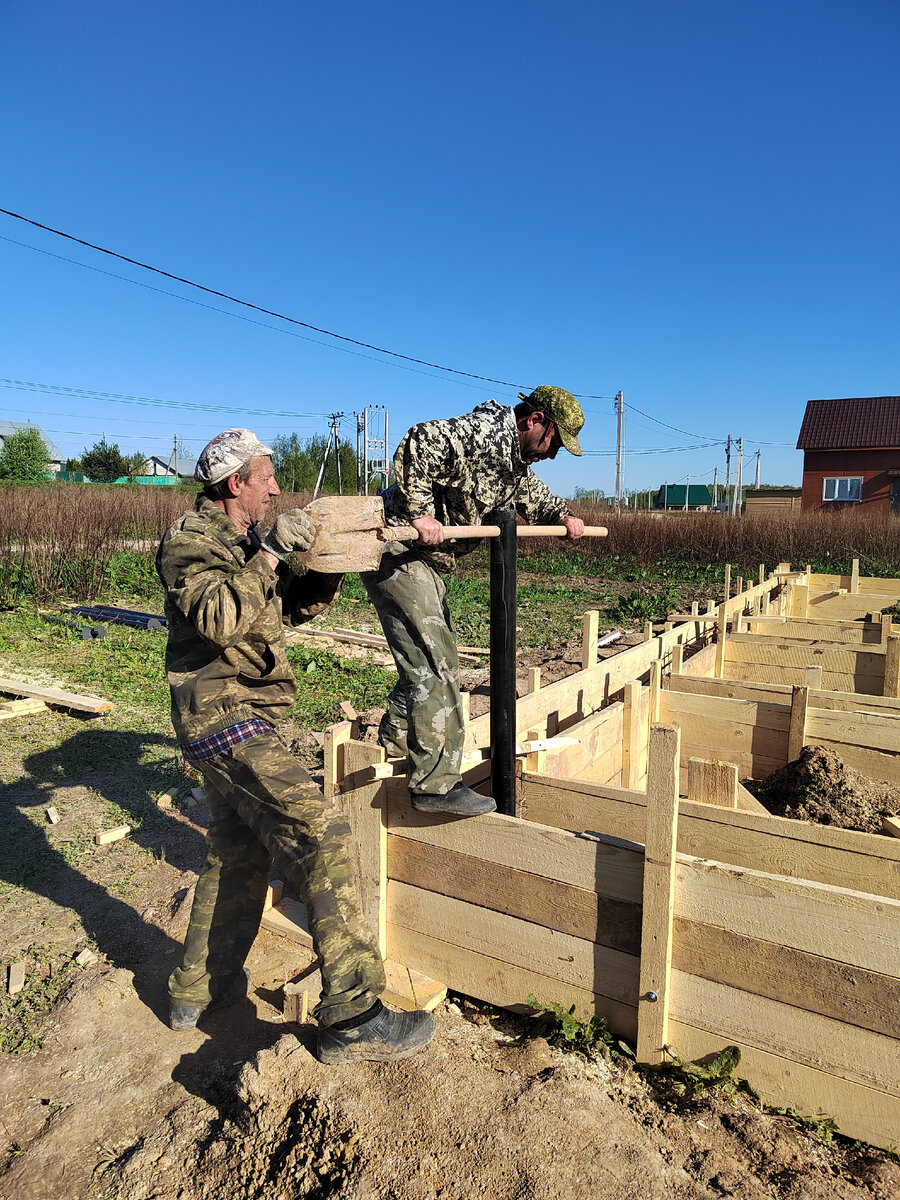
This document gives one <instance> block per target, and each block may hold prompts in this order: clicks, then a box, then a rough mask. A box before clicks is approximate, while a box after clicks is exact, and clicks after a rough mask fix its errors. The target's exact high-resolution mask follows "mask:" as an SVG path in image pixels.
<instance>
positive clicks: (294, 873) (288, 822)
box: [169, 732, 384, 1025]
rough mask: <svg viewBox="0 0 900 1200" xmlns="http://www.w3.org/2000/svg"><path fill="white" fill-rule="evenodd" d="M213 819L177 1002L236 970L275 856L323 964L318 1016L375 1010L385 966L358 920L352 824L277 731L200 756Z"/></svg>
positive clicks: (223, 983) (203, 998)
mask: <svg viewBox="0 0 900 1200" xmlns="http://www.w3.org/2000/svg"><path fill="white" fill-rule="evenodd" d="M197 767H198V769H199V770H200V771H201V773H202V775H203V781H204V789H205V791H206V799H207V805H208V807H209V812H210V825H209V830H208V832H207V843H208V855H207V860H206V866H205V868H204V870H203V872H202V874H201V875H200V878H199V879H198V880H197V890H196V893H195V895H194V904H193V908H192V909H191V919H190V924H189V926H188V931H187V935H186V937H185V943H184V959H183V962H182V965H181V966H180V967H178V968H177V969H176V970H175V971H174V972H173V973H172V975H171V976H170V978H169V995H170V996H171V998H172V1000H173V1001H175V1002H176V1003H180V1004H190V1005H206V1004H208V1003H209V1002H210V1001H211V1000H214V999H216V998H217V995H218V994H219V993H220V992H221V991H222V990H223V989H224V988H225V987H227V985H228V984H229V983H230V982H231V981H232V980H233V979H234V978H235V977H236V976H237V975H238V974H239V973H240V971H241V969H242V968H243V965H244V960H245V959H246V957H247V954H248V952H249V950H250V947H251V945H252V944H253V940H254V938H255V937H256V934H257V932H258V931H259V922H260V918H261V916H262V912H263V905H264V903H265V898H266V889H267V886H268V879H269V867H270V865H271V862H272V859H273V858H274V859H276V860H277V863H278V870H279V873H281V874H282V876H283V878H284V880H285V882H286V883H288V884H289V885H290V886H291V888H292V889H293V890H294V891H296V893H297V895H298V896H299V897H300V899H301V900H302V901H303V903H304V904H305V905H306V910H307V915H308V919H309V932H310V934H311V936H312V939H313V946H314V948H315V951H316V953H317V955H318V956H319V959H320V962H321V972H322V995H321V999H320V1001H319V1004H318V1005H317V1006H316V1009H315V1010H314V1016H315V1017H316V1018H317V1020H318V1021H319V1023H320V1024H322V1025H333V1024H334V1023H335V1022H336V1021H344V1020H347V1019H348V1018H350V1017H355V1016H358V1015H359V1014H360V1013H363V1012H365V1011H366V1010H367V1009H369V1008H371V1007H372V1005H373V1004H374V1003H375V1001H376V999H377V998H378V996H379V995H380V994H381V992H382V991H383V990H384V964H383V963H382V961H381V957H380V955H379V954H378V952H377V950H376V948H375V945H374V942H373V939H372V934H371V932H370V931H369V929H368V928H367V926H366V925H365V923H364V922H363V919H362V916H361V914H360V911H359V906H358V902H357V896H356V885H355V881H354V878H353V871H352V868H351V866H350V860H349V858H348V851H347V839H348V838H349V836H350V827H349V825H347V823H346V822H345V821H344V820H343V818H342V817H341V816H340V815H339V814H338V813H337V812H336V811H334V810H330V809H328V808H327V807H326V802H325V798H324V796H323V795H322V793H321V792H320V791H319V789H318V788H317V787H316V785H315V784H314V783H313V781H312V780H311V779H310V777H309V776H308V775H307V773H306V772H305V771H304V770H303V768H302V767H301V766H300V764H299V763H298V762H297V761H296V759H295V758H294V757H293V755H292V754H290V752H289V751H288V750H287V749H285V747H284V746H283V745H282V743H281V742H280V741H279V739H278V737H277V736H276V735H275V733H274V732H272V733H266V734H261V735H260V736H258V737H253V738H250V739H248V740H247V741H245V742H241V743H240V744H239V745H237V746H233V747H231V748H230V749H227V750H225V751H223V752H222V753H221V754H218V755H216V756H215V758H212V759H209V760H207V761H206V762H202V763H198V764H197Z"/></svg>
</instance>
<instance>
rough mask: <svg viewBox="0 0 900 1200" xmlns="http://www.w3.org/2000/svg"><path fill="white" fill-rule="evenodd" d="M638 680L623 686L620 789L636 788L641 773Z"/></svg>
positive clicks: (639, 689) (639, 693) (639, 687)
mask: <svg viewBox="0 0 900 1200" xmlns="http://www.w3.org/2000/svg"><path fill="white" fill-rule="evenodd" d="M642 690H643V689H642V687H641V683H640V680H638V679H632V680H631V681H630V682H629V683H626V684H625V691H624V705H623V711H622V787H626V788H637V786H638V784H639V782H640V778H641V775H642V771H641V692H642Z"/></svg>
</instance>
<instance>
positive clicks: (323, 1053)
mask: <svg viewBox="0 0 900 1200" xmlns="http://www.w3.org/2000/svg"><path fill="white" fill-rule="evenodd" d="M369 1013H372V1014H373V1015H371V1016H369ZM369 1013H364V1014H363V1017H364V1018H368V1019H364V1020H363V1021H362V1022H361V1023H360V1024H359V1025H356V1026H353V1027H352V1028H350V1029H347V1028H338V1026H336V1025H325V1026H322V1025H320V1026H319V1035H318V1039H317V1042H316V1057H317V1058H318V1060H319V1062H323V1063H327V1064H328V1065H329V1066H337V1065H339V1064H341V1065H342V1064H344V1063H352V1062H396V1060H397V1059H399V1058H409V1056H410V1055H411V1054H416V1053H418V1051H419V1050H421V1049H422V1048H423V1047H424V1046H425V1045H426V1044H427V1043H428V1042H430V1041H431V1039H432V1037H433V1036H434V1017H433V1016H432V1015H431V1013H430V1012H419V1011H416V1012H393V1011H392V1010H391V1009H390V1008H385V1007H384V1005H383V1004H382V1003H381V1001H380V1000H378V1001H376V1003H375V1005H374V1007H373V1008H371V1009H370V1010H369ZM357 1019H358V1018H357ZM339 1024H340V1025H341V1026H347V1025H348V1024H349V1022H348V1021H341V1022H339Z"/></svg>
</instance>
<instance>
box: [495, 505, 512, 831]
mask: <svg viewBox="0 0 900 1200" xmlns="http://www.w3.org/2000/svg"><path fill="white" fill-rule="evenodd" d="M492 520H493V521H494V523H495V524H497V525H499V526H500V536H499V538H492V539H491V639H490V642H491V775H492V783H491V794H492V795H493V797H494V799H495V800H496V801H497V811H498V812H502V813H507V814H508V815H509V816H513V815H514V814H515V810H516V514H515V512H514V510H513V509H511V508H509V509H503V510H501V511H500V512H498V513H495V514H494V515H493V518H492Z"/></svg>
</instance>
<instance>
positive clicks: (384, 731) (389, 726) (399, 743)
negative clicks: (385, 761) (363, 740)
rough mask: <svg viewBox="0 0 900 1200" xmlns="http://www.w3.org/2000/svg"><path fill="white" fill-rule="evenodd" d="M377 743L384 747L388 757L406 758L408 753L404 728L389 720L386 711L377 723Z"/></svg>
mask: <svg viewBox="0 0 900 1200" xmlns="http://www.w3.org/2000/svg"><path fill="white" fill-rule="evenodd" d="M378 745H379V746H383V747H384V748H385V750H386V751H387V756H388V758H406V756H407V754H408V753H409V746H408V745H407V741H406V730H405V729H400V728H399V727H398V726H396V725H394V724H393V723H392V722H391V721H389V720H388V715H387V713H385V714H384V716H383V717H382V718H381V720H380V722H379V723H378Z"/></svg>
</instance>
